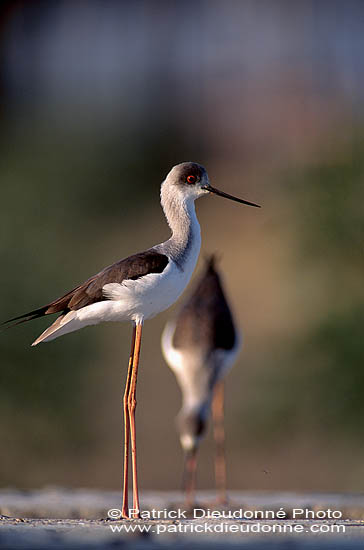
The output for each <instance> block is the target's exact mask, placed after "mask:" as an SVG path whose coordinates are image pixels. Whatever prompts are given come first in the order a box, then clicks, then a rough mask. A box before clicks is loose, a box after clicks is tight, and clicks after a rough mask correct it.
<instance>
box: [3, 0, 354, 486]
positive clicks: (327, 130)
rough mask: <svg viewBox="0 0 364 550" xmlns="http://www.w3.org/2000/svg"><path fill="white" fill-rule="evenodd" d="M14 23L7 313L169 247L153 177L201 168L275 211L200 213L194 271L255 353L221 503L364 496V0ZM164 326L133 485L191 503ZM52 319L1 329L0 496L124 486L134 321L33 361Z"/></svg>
mask: <svg viewBox="0 0 364 550" xmlns="http://www.w3.org/2000/svg"><path fill="white" fill-rule="evenodd" d="M0 14H1V15H0V29H1V38H0V40H1V49H0V116H1V125H0V182H1V184H0V189H1V194H0V209H1V214H0V224H1V232H0V239H1V247H0V250H1V304H2V307H1V318H2V319H4V320H5V319H7V318H9V317H13V316H15V315H18V314H21V313H24V312H26V311H28V310H31V309H34V308H36V307H39V306H42V305H44V304H45V303H47V302H48V301H49V300H52V299H54V298H56V297H58V296H59V295H61V294H63V293H64V292H65V291H67V290H69V289H71V288H73V287H74V286H76V285H77V284H78V283H80V282H82V281H84V280H85V279H86V278H88V277H89V276H90V275H92V274H94V273H96V272H97V271H99V270H100V269H101V268H102V267H104V266H105V265H109V264H110V263H112V262H114V261H116V260H118V259H119V258H122V257H124V256H127V255H129V254H132V253H134V252H136V251H139V250H143V249H145V248H147V247H150V246H152V245H153V244H155V243H158V242H160V241H162V240H165V239H166V238H168V236H169V230H168V227H167V225H166V223H165V220H164V217H163V215H162V211H161V208H160V205H159V186H160V183H161V181H162V180H163V179H164V177H165V175H166V174H167V172H168V171H169V169H170V168H171V166H172V165H174V164H176V163H178V162H181V161H185V160H194V161H197V162H200V163H202V164H203V165H205V166H206V167H207V169H208V172H209V175H210V181H211V183H212V185H214V186H216V187H218V188H221V189H223V190H224V191H226V192H228V193H232V194H235V195H238V196H241V197H243V198H245V199H247V200H250V201H254V202H257V203H259V204H261V205H262V206H263V208H262V209H261V210H259V211H258V210H256V209H251V208H247V207H242V206H241V207H240V206H238V205H236V204H234V203H232V202H229V201H224V200H223V199H218V198H216V197H209V198H205V199H204V200H201V201H198V204H197V210H198V216H199V220H200V223H201V227H202V237H203V245H202V254H201V259H200V261H199V264H198V266H197V270H196V273H198V272H199V271H200V270H201V269H202V267H203V254H208V253H211V252H216V251H217V252H219V253H220V254H221V262H220V269H221V270H222V272H223V275H224V283H225V288H226V291H227V294H228V296H229V298H230V301H231V303H232V306H233V309H234V312H235V317H236V320H237V322H238V324H239V326H240V327H241V330H242V331H243V334H244V342H245V345H244V348H243V350H242V353H241V355H240V357H239V360H238V361H237V363H236V365H235V367H234V369H233V370H232V371H231V373H230V374H229V376H228V379H227V388H226V392H227V403H226V423H227V445H228V465H229V477H228V481H229V487H230V488H233V489H253V490H256V489H269V490H304V491H309V490H317V491H358V492H362V491H364V436H363V432H364V338H363V328H364V284H363V281H364V208H363V200H364V186H363V175H364V117H363V115H364V103H363V95H364V55H363V52H364V33H363V24H364V3H363V2H362V1H361V0H358V1H355V0H347V1H346V2H342V1H341V0H337V1H335V0H321V1H311V0H306V1H305V2H301V1H299V0H295V1H292V0H290V1H289V0H282V1H280V0H275V1H273V0H261V1H259V2H254V1H253V0H251V1H250V0H241V1H238V0H224V1H220V0H185V1H183V2H182V1H171V0H153V1H148V0H136V1H127V0H124V1H112V0H80V1H78V0H74V1H71V0H68V1H67V0H64V1H62V0H55V1H53V2H47V1H32V0H27V1H5V0H3V1H2V2H1V4H0ZM190 290H191V286H190V287H189V289H187V291H186V292H188V291H190ZM182 300H183V298H182ZM179 303H181V300H180V302H179ZM177 307H178V304H177ZM171 312H172V310H170V311H167V312H164V313H162V314H160V315H159V316H158V317H156V318H155V319H153V320H151V321H149V322H147V323H146V325H145V330H144V341H143V346H142V357H141V367H140V376H139V381H138V408H137V422H138V445H139V466H140V474H139V475H140V485H141V487H142V488H143V489H175V488H179V487H180V473H181V469H182V454H181V450H180V447H179V441H178V438H177V434H176V431H175V420H174V419H175V416H176V414H177V412H178V410H179V406H180V395H179V390H178V387H177V385H176V382H175V379H174V376H173V374H172V373H171V372H170V371H169V369H168V368H167V366H166V364H165V363H164V361H163V358H162V355H161V351H160V335H161V332H162V329H163V327H164V324H165V323H166V320H167V319H168V317H169V315H170V314H171ZM49 322H50V320H49V319H48V320H39V321H34V322H33V323H29V324H25V325H21V326H20V327H16V328H14V329H12V330H9V331H7V332H5V333H2V334H1V335H0V349H1V369H0V373H1V385H0V415H1V422H0V438H1V439H0V440H1V448H2V452H1V467H0V484H1V485H2V486H12V487H19V488H31V487H43V486H45V485H64V486H70V487H100V488H109V489H116V490H117V489H119V488H120V486H121V458H122V457H121V449H122V410H121V399H122V393H123V386H124V381H125V377H126V367H127V360H128V353H129V346H130V335H131V326H129V325H128V324H127V323H123V324H108V325H100V326H98V327H91V328H87V329H85V330H83V331H80V332H77V333H73V334H70V335H67V336H66V337H64V338H60V339H58V340H56V341H54V342H52V343H50V344H46V345H42V346H39V347H37V348H30V344H31V342H32V341H33V340H34V339H35V338H36V337H37V336H38V335H39V334H40V333H41V332H42V330H44V328H45V327H46V326H47V325H48V324H49ZM212 450H213V447H212V443H211V440H210V438H209V439H208V440H206V442H205V443H204V445H203V448H202V450H201V464H200V470H199V480H198V483H199V486H200V487H201V488H208V487H211V486H212V485H213V463H212V457H211V453H212Z"/></svg>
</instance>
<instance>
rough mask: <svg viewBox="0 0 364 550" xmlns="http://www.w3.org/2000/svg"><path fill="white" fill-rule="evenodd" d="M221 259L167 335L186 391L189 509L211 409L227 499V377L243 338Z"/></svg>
mask: <svg viewBox="0 0 364 550" xmlns="http://www.w3.org/2000/svg"><path fill="white" fill-rule="evenodd" d="M216 263H217V259H216V256H215V255H213V254H212V255H210V256H209V257H208V258H207V259H206V261H205V268H204V271H203V273H202V275H201V276H200V277H199V278H198V281H197V283H196V286H195V288H194V290H193V292H192V293H191V295H190V296H189V297H188V299H187V300H186V301H185V302H184V303H183V305H182V306H181V307H180V309H179V311H178V312H177V314H176V315H175V316H174V317H173V318H172V319H171V320H169V321H168V322H167V324H166V326H165V329H164V331H163V334H162V351H163V355H164V357H165V360H166V362H167V364H168V365H169V367H170V368H171V370H172V371H173V372H174V374H175V376H176V379H177V382H178V384H179V386H180V389H181V393H182V408H181V410H180V412H179V414H178V416H177V427H178V430H179V434H180V442H181V446H182V449H183V451H184V453H185V466H184V475H183V484H184V490H185V499H186V506H187V507H188V508H190V507H191V506H192V504H193V501H194V491H195V478H196V468H197V451H198V449H199V446H200V443H201V441H202V439H203V437H204V435H205V434H206V431H207V424H208V419H209V416H210V414H211V413H212V419H213V433H214V439H215V445H216V453H215V483H216V488H217V490H218V502H219V503H220V504H226V503H227V498H226V461H225V431H224V380H223V379H224V376H225V375H226V373H227V371H228V370H229V369H230V367H231V366H232V365H233V363H234V361H235V359H236V357H237V355H238V353H239V351H240V347H241V336H240V333H239V331H238V329H237V328H236V324H235V322H234V319H233V314H232V312H231V308H230V306H229V304H228V301H227V298H226V294H225V292H224V289H223V285H222V282H221V276H220V274H219V271H218V269H217V267H216Z"/></svg>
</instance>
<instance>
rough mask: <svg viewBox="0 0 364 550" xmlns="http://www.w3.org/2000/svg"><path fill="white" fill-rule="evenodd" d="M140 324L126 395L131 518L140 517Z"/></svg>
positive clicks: (137, 329)
mask: <svg viewBox="0 0 364 550" xmlns="http://www.w3.org/2000/svg"><path fill="white" fill-rule="evenodd" d="M142 327H143V325H142V324H141V323H137V325H136V333H135V346H134V356H133V364H132V371H131V379H130V388H129V395H128V408H129V422H130V439H131V465H132V473H133V513H132V517H133V518H137V517H140V514H139V493H138V475H137V457H136V433H135V408H136V383H137V377H138V365H139V356H140V345H141V340H142Z"/></svg>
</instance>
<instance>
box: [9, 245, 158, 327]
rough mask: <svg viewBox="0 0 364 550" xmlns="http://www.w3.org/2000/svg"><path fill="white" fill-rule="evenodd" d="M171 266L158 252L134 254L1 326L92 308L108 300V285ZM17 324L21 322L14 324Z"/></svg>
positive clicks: (149, 251) (134, 278) (137, 277)
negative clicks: (106, 294) (103, 290)
mask: <svg viewBox="0 0 364 550" xmlns="http://www.w3.org/2000/svg"><path fill="white" fill-rule="evenodd" d="M167 264H168V257H167V256H165V255H164V254H160V253H159V252H156V251H155V250H147V251H146V252H141V253H140V254H134V255H133V256H129V257H128V258H124V259H123V260H119V261H118V262H116V263H114V264H112V265H110V266H109V267H105V269H103V270H102V271H100V272H99V273H97V274H96V275H94V276H93V277H90V278H89V279H87V281H85V282H84V283H83V284H82V285H79V286H77V287H76V288H74V289H73V290H71V291H70V292H67V294H65V295H64V296H61V297H60V298H57V299H56V300H54V301H53V302H50V303H49V304H47V305H46V306H43V307H41V308H39V309H35V310H34V311H30V312H29V313H25V314H24V315H19V317H14V318H13V319H9V320H8V321H5V322H4V323H1V324H2V325H5V324H7V323H13V325H10V326H14V325H18V324H19V323H24V322H26V321H31V320H33V319H37V318H38V317H43V316H44V315H49V314H51V313H62V314H65V313H67V312H68V311H72V310H77V309H81V308H82V307H85V306H89V305H90V304H94V303H96V302H101V301H103V300H107V298H105V296H104V295H103V292H102V288H103V286H104V285H106V284H108V283H122V282H123V281H125V280H126V279H133V280H136V279H139V278H140V277H143V276H144V275H148V273H162V271H164V269H165V268H166V266H167ZM14 321H18V322H17V323H14Z"/></svg>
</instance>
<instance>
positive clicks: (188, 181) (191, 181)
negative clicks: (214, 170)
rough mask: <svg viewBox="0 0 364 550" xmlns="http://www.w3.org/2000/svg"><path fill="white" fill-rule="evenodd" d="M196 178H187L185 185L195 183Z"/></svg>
mask: <svg viewBox="0 0 364 550" xmlns="http://www.w3.org/2000/svg"><path fill="white" fill-rule="evenodd" d="M195 182H196V176H187V183H195Z"/></svg>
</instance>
